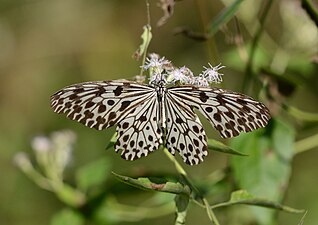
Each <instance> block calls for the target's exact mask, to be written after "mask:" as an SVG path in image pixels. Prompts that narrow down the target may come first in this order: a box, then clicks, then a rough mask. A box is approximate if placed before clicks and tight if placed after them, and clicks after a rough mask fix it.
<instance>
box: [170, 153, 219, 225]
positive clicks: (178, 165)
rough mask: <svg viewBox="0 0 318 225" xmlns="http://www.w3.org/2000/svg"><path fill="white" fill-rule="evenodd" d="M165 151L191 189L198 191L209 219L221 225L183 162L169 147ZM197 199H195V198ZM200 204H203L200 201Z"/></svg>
mask: <svg viewBox="0 0 318 225" xmlns="http://www.w3.org/2000/svg"><path fill="white" fill-rule="evenodd" d="M164 153H165V154H166V155H167V157H168V158H169V159H170V160H171V161H172V162H173V163H174V165H175V167H176V169H177V171H178V172H179V173H180V174H181V175H182V177H183V178H184V179H185V181H186V182H187V184H188V185H189V187H190V189H191V190H192V191H193V192H195V193H196V195H197V196H198V197H199V198H200V200H201V201H202V202H203V203H204V207H205V208H206V210H207V214H208V216H209V219H210V220H211V221H212V222H213V223H214V224H215V225H220V223H219V221H218V220H217V218H216V216H215V214H214V212H213V211H212V208H211V206H210V205H209V203H208V200H207V199H206V198H205V197H203V195H202V194H201V192H200V191H199V190H198V189H197V188H196V187H195V186H194V185H193V183H192V181H191V180H190V178H189V176H188V174H187V172H186V171H185V170H184V169H183V167H182V166H181V164H180V163H179V162H178V161H177V160H176V159H175V157H174V156H173V155H172V154H171V153H170V152H169V151H168V149H167V148H164ZM194 201H195V200H194ZM198 204H199V205H201V204H200V203H199V202H198Z"/></svg>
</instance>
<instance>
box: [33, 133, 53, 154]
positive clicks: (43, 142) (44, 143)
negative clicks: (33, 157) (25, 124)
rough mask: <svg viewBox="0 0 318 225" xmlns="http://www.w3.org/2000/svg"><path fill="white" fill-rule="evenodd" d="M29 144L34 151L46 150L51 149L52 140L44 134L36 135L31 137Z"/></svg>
mask: <svg viewBox="0 0 318 225" xmlns="http://www.w3.org/2000/svg"><path fill="white" fill-rule="evenodd" d="M31 146H32V149H33V150H34V151H35V152H48V151H50V150H51V149H52V142H51V140H50V139H49V138H47V137H45V136H36V137H34V138H33V139H32V142H31Z"/></svg>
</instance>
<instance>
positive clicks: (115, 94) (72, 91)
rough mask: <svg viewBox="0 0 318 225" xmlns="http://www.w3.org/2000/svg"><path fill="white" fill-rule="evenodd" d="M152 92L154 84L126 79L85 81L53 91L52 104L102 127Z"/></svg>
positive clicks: (96, 127)
mask: <svg viewBox="0 0 318 225" xmlns="http://www.w3.org/2000/svg"><path fill="white" fill-rule="evenodd" d="M155 93H156V91H155V89H154V88H153V87H150V86H146V85H141V84H138V83H135V82H130V81H125V80H117V81H95V82H86V83H80V84H75V85H71V86H68V87H66V88H64V89H62V90H60V91H58V92H56V93H55V94H53V95H52V96H51V107H52V108H53V110H54V112H57V113H65V114H66V115H67V117H68V118H70V119H72V120H76V121H78V122H80V123H82V124H84V125H85V126H88V127H90V128H95V129H97V130H102V129H105V128H108V127H111V126H113V125H114V124H116V123H118V122H119V121H120V120H122V119H124V118H125V117H126V116H127V115H128V114H130V113H131V112H132V111H133V110H134V109H135V108H136V107H138V106H139V105H140V104H143V103H144V102H145V101H146V100H148V99H149V97H150V96H153V95H154V94H155Z"/></svg>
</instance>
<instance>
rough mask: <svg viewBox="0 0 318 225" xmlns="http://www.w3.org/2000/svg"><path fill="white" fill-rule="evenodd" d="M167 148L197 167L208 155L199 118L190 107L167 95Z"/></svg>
mask: <svg viewBox="0 0 318 225" xmlns="http://www.w3.org/2000/svg"><path fill="white" fill-rule="evenodd" d="M165 108H166V130H167V135H166V143H165V144H166V146H167V148H168V150H169V152H170V153H171V154H173V155H174V154H175V152H176V151H177V152H178V153H179V154H180V155H181V156H182V158H183V161H184V162H186V163H187V164H190V165H196V164H199V163H200V162H202V161H203V158H204V157H205V156H206V155H207V154H208V151H207V149H208V147H207V140H206V135H205V132H204V129H203V127H202V124H201V122H200V120H199V118H198V116H197V115H196V114H195V113H194V112H193V111H192V109H191V108H190V107H189V105H184V104H183V103H182V102H181V101H179V100H177V99H174V98H173V96H172V95H170V94H169V92H168V93H167V96H166V102H165Z"/></svg>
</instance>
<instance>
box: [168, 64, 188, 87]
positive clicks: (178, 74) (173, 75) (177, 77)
mask: <svg viewBox="0 0 318 225" xmlns="http://www.w3.org/2000/svg"><path fill="white" fill-rule="evenodd" d="M192 79H193V73H192V71H191V70H190V69H189V68H187V67H185V66H183V67H181V68H175V69H173V70H172V71H171V72H169V76H168V78H167V80H168V82H171V83H175V82H176V81H180V82H181V83H183V84H190V83H191V80H192Z"/></svg>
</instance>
